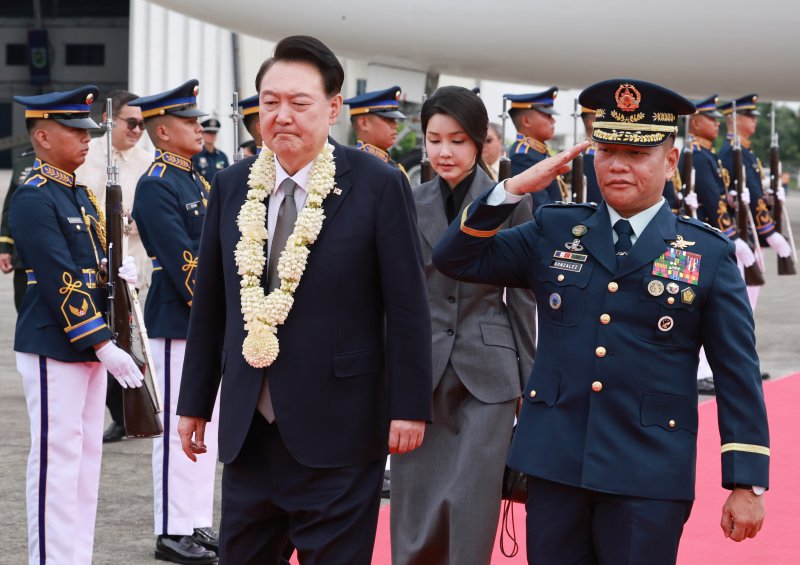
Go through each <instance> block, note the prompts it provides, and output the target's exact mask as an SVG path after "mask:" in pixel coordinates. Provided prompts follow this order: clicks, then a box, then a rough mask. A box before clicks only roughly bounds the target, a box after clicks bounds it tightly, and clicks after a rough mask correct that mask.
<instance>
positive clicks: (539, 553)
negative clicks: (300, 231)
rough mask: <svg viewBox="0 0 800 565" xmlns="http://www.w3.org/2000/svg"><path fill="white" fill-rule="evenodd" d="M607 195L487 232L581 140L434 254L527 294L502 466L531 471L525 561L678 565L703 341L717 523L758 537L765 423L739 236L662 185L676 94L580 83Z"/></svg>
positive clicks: (492, 198) (689, 109) (688, 503)
mask: <svg viewBox="0 0 800 565" xmlns="http://www.w3.org/2000/svg"><path fill="white" fill-rule="evenodd" d="M580 102H581V104H583V105H585V106H588V107H590V108H596V109H597V120H596V121H595V124H594V131H593V134H592V138H593V140H594V141H596V142H597V152H596V154H595V163H594V165H595V171H596V173H597V180H598V182H599V185H600V189H601V190H602V192H603V197H604V202H603V203H602V204H600V205H599V206H598V205H596V204H595V205H592V204H585V205H574V204H573V205H552V206H543V207H542V208H540V209H539V210H538V212H537V214H536V215H535V218H534V221H532V222H528V223H527V224H523V225H522V226H518V227H515V228H511V229H508V230H502V231H499V232H498V231H497V227H498V226H499V225H501V224H502V222H503V221H504V220H505V219H506V218H507V217H508V215H509V214H510V213H511V212H512V211H513V209H514V206H515V203H516V202H518V201H519V200H520V199H521V196H520V195H521V194H522V193H525V192H530V191H532V190H541V189H542V188H543V187H545V186H547V184H549V182H550V181H551V180H552V178H553V176H554V175H555V174H556V173H558V172H560V171H561V170H562V168H563V167H564V166H565V165H566V163H568V162H569V160H570V159H571V158H572V157H573V156H574V155H575V154H576V153H577V152H578V151H580V150H583V149H585V147H586V143H583V144H580V145H578V146H576V147H574V148H573V149H572V151H565V152H563V153H562V154H560V155H558V156H556V157H554V158H551V159H548V160H546V161H543V162H542V163H540V164H539V165H536V166H535V167H533V168H532V169H529V170H528V171H526V172H525V173H522V175H520V176H519V177H514V178H512V179H509V180H507V181H506V182H505V183H504V185H498V186H497V187H495V188H494V189H492V190H491V191H488V192H487V193H485V194H484V195H483V196H482V197H481V198H479V199H478V200H476V201H475V202H474V203H473V204H472V205H470V207H469V209H468V210H467V212H465V214H464V215H463V216H462V217H461V218H460V219H458V220H457V221H456V222H454V223H453V224H452V225H451V226H450V229H449V231H448V232H447V233H446V234H445V236H444V238H443V239H442V241H441V242H440V243H439V244H438V245H437V247H436V249H434V254H433V262H434V264H435V265H436V267H437V268H439V269H440V270H441V271H442V272H444V273H445V274H446V275H448V276H450V277H453V278H457V279H460V280H466V281H469V282H477V283H483V284H496V285H500V284H504V285H509V286H515V287H528V288H532V289H533V291H534V293H535V294H536V301H537V303H538V304H542V305H543V306H542V307H541V309H540V311H539V343H538V355H537V358H536V364H535V365H534V369H533V371H532V372H531V376H530V378H529V379H528V383H527V385H526V387H525V390H524V394H523V397H524V399H525V400H524V405H523V407H522V410H521V412H520V417H519V422H518V425H517V431H516V434H515V437H514V441H513V443H512V446H511V454H510V455H509V465H510V466H511V467H513V468H514V469H517V470H519V471H522V472H524V473H526V474H527V475H528V476H529V479H528V485H529V492H530V493H531V494H530V496H529V498H528V501H527V516H528V518H527V532H528V534H527V540H528V560H529V562H534V560H535V562H536V563H537V564H544V565H547V564H561V563H598V562H599V563H615V564H617V563H627V564H632V563H648V564H652V565H659V564H664V565H666V564H674V563H675V560H676V557H677V552H678V543H679V541H680V536H681V533H682V531H683V525H684V523H685V521H686V520H687V519H688V517H689V513H690V511H691V508H692V501H693V499H694V486H695V459H696V450H697V423H698V416H697V385H696V379H695V375H696V372H697V363H698V351H699V349H700V346H701V345H704V346H705V349H706V354H707V356H708V360H709V363H710V364H711V368H712V369H713V371H714V376H715V379H716V384H717V395H718V396H717V398H718V404H719V422H720V426H719V427H720V435H721V445H722V447H721V455H722V486H723V487H724V488H726V489H730V490H731V494H730V495H729V497H728V499H727V500H726V502H725V504H724V506H723V510H722V520H721V525H722V528H723V532H724V535H725V536H726V537H729V538H731V539H733V540H735V541H741V540H743V539H745V538H747V537H755V536H756V534H757V533H758V531H759V530H760V529H761V525H762V522H763V519H764V507H763V501H762V495H763V494H764V491H765V490H766V487H768V486H769V484H768V482H769V455H770V450H769V433H768V429H767V417H766V410H765V407H764V398H763V394H762V391H761V377H760V374H759V369H758V355H757V354H756V350H755V335H754V327H753V316H752V312H751V311H750V309H749V308H747V294H746V292H745V286H744V281H743V280H742V277H741V276H740V275H739V271H738V268H737V266H736V257H735V254H734V245H733V244H732V243H731V241H730V240H729V239H728V238H727V237H726V236H725V235H723V234H722V233H720V232H719V231H718V230H715V229H714V228H711V227H708V226H706V225H705V224H703V223H701V222H698V221H696V220H694V219H692V218H689V217H688V216H681V217H676V216H674V215H673V214H672V212H671V211H670V209H669V206H668V204H667V203H666V201H665V200H664V198H663V196H662V192H663V188H664V181H665V180H666V179H667V178H669V177H670V176H671V175H672V173H673V172H674V170H675V167H676V166H677V163H678V150H677V148H675V147H674V134H675V133H676V132H677V120H678V118H677V116H679V115H685V114H691V113H694V111H695V107H694V105H693V104H692V103H691V102H689V101H688V100H686V99H685V98H683V97H682V96H680V95H678V94H676V93H674V92H672V91H670V90H668V89H665V88H663V87H660V86H658V85H655V84H652V83H647V82H644V81H638V80H631V79H615V80H608V81H604V82H601V83H598V84H596V85H593V86H590V87H588V88H587V89H586V90H584V91H583V92H582V93H581V97H580Z"/></svg>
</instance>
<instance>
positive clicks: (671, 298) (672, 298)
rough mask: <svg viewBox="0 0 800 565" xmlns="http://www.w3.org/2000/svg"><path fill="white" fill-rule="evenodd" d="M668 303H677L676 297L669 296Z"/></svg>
mask: <svg viewBox="0 0 800 565" xmlns="http://www.w3.org/2000/svg"><path fill="white" fill-rule="evenodd" d="M667 304H675V297H674V296H670V297H669V298H667Z"/></svg>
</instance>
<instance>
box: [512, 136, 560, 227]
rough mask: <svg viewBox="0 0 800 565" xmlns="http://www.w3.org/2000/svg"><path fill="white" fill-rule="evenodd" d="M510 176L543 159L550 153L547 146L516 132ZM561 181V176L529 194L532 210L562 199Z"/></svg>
mask: <svg viewBox="0 0 800 565" xmlns="http://www.w3.org/2000/svg"><path fill="white" fill-rule="evenodd" d="M510 153H511V157H510V158H511V176H512V177H513V176H514V175H518V174H519V173H521V172H522V171H524V170H526V169H530V168H531V167H532V166H534V165H535V164H536V163H538V162H540V161H544V160H545V159H547V158H548V157H549V156H550V155H548V153H547V146H546V145H545V144H544V143H542V142H541V141H537V140H535V139H531V138H530V137H525V136H524V135H522V134H519V133H518V134H517V140H516V141H515V142H514V143H513V144H512V145H511V151H510ZM561 182H563V181H562V180H561V177H558V178H557V179H556V180H554V181H553V182H551V183H550V186H548V187H547V188H546V189H544V190H542V191H541V192H534V193H533V194H531V197H532V200H531V204H532V206H533V211H534V212H536V209H537V208H538V207H539V206H541V205H543V204H552V203H553V202H559V201H561V200H564V196H563V195H562V194H561V188H560V187H559V183H561Z"/></svg>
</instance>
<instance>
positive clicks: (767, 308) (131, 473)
mask: <svg viewBox="0 0 800 565" xmlns="http://www.w3.org/2000/svg"><path fill="white" fill-rule="evenodd" d="M8 179H9V172H8V171H0V201H2V200H3V199H4V198H5V191H6V189H7V187H8ZM788 206H789V209H790V210H791V212H792V219H793V222H792V223H793V225H794V226H796V229H797V230H798V236H800V194H798V193H797V192H795V193H793V194H791V195H790V197H789V201H788ZM766 255H767V269H766V278H767V286H766V287H765V289H764V291H763V292H762V294H761V298H760V300H759V304H758V308H757V311H756V334H757V340H758V351H759V355H760V356H761V364H762V370H764V371H768V372H769V373H771V374H772V375H773V378H777V377H780V376H784V375H787V374H789V373H793V372H797V371H800V347H798V341H797V336H798V330H800V309H799V308H798V302H799V298H798V297H800V276H795V277H779V276H778V275H777V271H776V266H775V254H774V252H772V251H767V253H766ZM12 294H13V290H12V280H11V276H10V275H6V276H0V320H2V322H1V323H0V500H2V515H3V519H4V520H5V521H4V522H3V526H4V527H3V530H4V531H5V532H6V533H5V539H6V542H5V546H4V548H3V551H2V552H0V564H2V565H6V564H7V565H19V564H21V563H24V562H25V560H26V555H27V533H26V529H27V528H26V513H25V464H26V458H27V455H28V450H29V448H30V438H29V429H28V415H27V412H26V409H25V398H24V396H23V392H22V383H21V379H20V377H19V375H18V374H17V372H16V369H15V362H14V353H13V351H12V347H13V340H14V323H15V320H16V313H15V311H14V303H13V297H12ZM150 453H151V442H150V441H148V440H125V441H122V442H119V443H115V444H110V445H108V446H106V447H105V449H104V453H103V467H102V476H101V480H100V500H99V505H98V511H97V528H96V534H95V547H94V563H95V564H98V565H119V564H126V565H128V564H130V565H138V564H148V563H153V562H154V559H153V549H154V546H155V537H154V535H153V503H152V498H153V495H152V479H151V471H150ZM221 472H222V469H221V466H220V467H219V469H218V473H217V480H218V481H219V479H220V477H221ZM215 519H216V520H217V521H218V520H219V488H217V504H216V508H215Z"/></svg>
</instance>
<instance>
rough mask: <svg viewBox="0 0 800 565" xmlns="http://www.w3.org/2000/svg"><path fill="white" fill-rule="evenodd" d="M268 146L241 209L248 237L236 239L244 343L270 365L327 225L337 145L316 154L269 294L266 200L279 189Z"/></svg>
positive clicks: (255, 359)
mask: <svg viewBox="0 0 800 565" xmlns="http://www.w3.org/2000/svg"><path fill="white" fill-rule="evenodd" d="M274 155H275V154H274V153H273V152H272V151H270V150H268V149H267V148H266V147H264V148H263V150H262V151H261V153H260V155H259V157H258V159H256V161H255V162H254V163H253V166H252V167H251V168H250V177H249V178H248V182H247V185H248V186H249V187H250V190H248V191H247V198H246V199H245V201H244V204H242V208H241V209H240V210H239V216H238V217H237V219H236V224H237V225H238V226H239V231H240V232H241V234H242V237H241V238H240V239H239V243H238V244H237V245H236V251H235V254H234V255H235V257H236V266H237V267H238V268H239V271H238V272H239V274H240V275H241V276H242V281H241V286H242V290H241V299H242V315H243V318H244V329H245V331H246V332H247V336H246V337H245V339H244V343H243V344H242V354H243V355H244V358H245V360H246V361H247V362H248V363H249V364H250V365H251V366H253V367H256V368H259V369H260V368H264V367H268V366H269V365H271V364H272V363H273V362H274V361H275V359H277V357H278V353H279V352H280V347H279V344H278V337H277V335H276V334H277V332H278V326H279V325H281V324H283V323H284V321H286V317H287V316H288V315H289V311H290V310H291V309H292V304H293V303H294V292H295V291H296V290H297V287H298V285H299V284H300V279H301V278H302V276H303V273H304V272H305V269H306V262H307V260H308V254H309V249H308V246H309V245H311V244H312V243H314V242H315V241H316V240H317V236H319V232H320V230H321V229H322V222H323V220H324V219H325V214H324V212H323V210H322V203H323V201H324V200H325V197H326V196H328V194H329V193H330V192H331V190H333V185H334V175H335V174H336V165H335V164H334V162H333V146H332V145H331V144H330V143H326V144H325V146H324V147H323V148H322V151H321V152H320V154H319V155H318V156H317V157H316V158H315V159H314V164H313V165H312V166H311V171H310V172H309V177H308V180H309V182H308V187H307V191H308V197H307V198H306V205H305V207H304V208H303V210H302V211H301V212H300V213H299V214H298V215H297V221H296V222H295V225H294V231H293V232H292V235H290V236H289V239H288V240H287V241H286V248H285V249H284V250H283V252H282V253H281V256H280V259H279V260H278V276H279V277H280V281H281V285H280V287H279V288H275V289H274V290H273V291H272V292H270V293H269V295H265V294H264V288H263V287H262V286H261V277H262V275H263V273H264V265H265V264H266V262H267V258H266V256H265V253H264V251H265V250H264V242H265V241H266V239H267V237H268V234H267V227H266V218H267V206H266V205H265V204H264V200H265V199H266V198H267V196H269V194H270V193H271V192H272V191H273V190H274V189H275V157H274Z"/></svg>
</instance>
